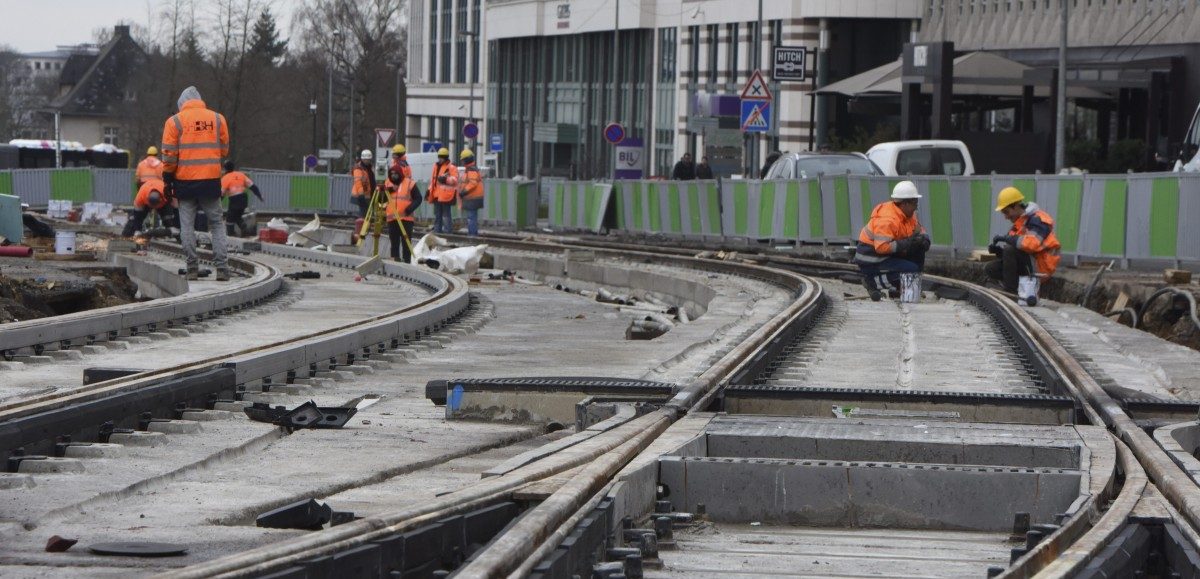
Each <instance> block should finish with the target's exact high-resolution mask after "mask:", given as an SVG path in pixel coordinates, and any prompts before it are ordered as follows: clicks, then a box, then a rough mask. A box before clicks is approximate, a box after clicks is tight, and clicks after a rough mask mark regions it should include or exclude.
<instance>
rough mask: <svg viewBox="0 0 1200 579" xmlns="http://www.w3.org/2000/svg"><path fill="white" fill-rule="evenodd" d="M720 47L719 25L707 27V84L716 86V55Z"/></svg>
mask: <svg viewBox="0 0 1200 579" xmlns="http://www.w3.org/2000/svg"><path fill="white" fill-rule="evenodd" d="M720 46H721V25H720V24H709V25H708V82H709V84H717V68H718V66H717V54H719V53H718V51H717V50H718V48H719V47H720Z"/></svg>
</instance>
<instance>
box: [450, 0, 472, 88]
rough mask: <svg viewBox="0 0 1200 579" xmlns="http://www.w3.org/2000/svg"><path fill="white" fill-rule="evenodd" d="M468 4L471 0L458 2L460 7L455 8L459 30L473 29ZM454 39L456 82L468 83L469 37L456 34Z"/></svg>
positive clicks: (459, 0)
mask: <svg viewBox="0 0 1200 579" xmlns="http://www.w3.org/2000/svg"><path fill="white" fill-rule="evenodd" d="M467 2H470V0H458V5H457V6H455V12H456V14H455V19H456V21H457V22H458V30H459V32H462V31H464V30H470V29H471V27H470V26H469V25H468V23H467ZM455 36H456V38H455V39H454V69H455V70H454V82H457V83H465V82H467V37H466V36H464V35H462V34H455Z"/></svg>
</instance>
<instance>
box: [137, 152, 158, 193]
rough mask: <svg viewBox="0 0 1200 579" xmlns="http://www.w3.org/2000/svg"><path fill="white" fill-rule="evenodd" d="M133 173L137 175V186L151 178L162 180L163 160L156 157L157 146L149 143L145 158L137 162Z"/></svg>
mask: <svg viewBox="0 0 1200 579" xmlns="http://www.w3.org/2000/svg"><path fill="white" fill-rule="evenodd" d="M134 174H135V175H136V176H137V185H138V187H141V186H142V184H143V183H145V182H146V181H149V180H151V179H158V180H160V181H161V180H162V176H163V162H162V161H160V160H159V158H158V147H155V146H154V145H150V146H149V147H147V148H146V158H145V159H142V160H141V162H140V163H138V164H137V170H136V171H135V172H134Z"/></svg>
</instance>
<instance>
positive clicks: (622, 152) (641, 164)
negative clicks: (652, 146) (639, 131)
mask: <svg viewBox="0 0 1200 579" xmlns="http://www.w3.org/2000/svg"><path fill="white" fill-rule="evenodd" d="M642 145H643V143H642V140H641V139H632V138H631V139H625V140H623V141H621V144H619V145H617V146H616V153H617V154H616V155H615V156H614V162H615V163H616V167H615V168H616V173H615V175H614V177H616V178H617V179H641V178H642V176H643V175H644V173H645V171H646V155H645V151H643V150H642Z"/></svg>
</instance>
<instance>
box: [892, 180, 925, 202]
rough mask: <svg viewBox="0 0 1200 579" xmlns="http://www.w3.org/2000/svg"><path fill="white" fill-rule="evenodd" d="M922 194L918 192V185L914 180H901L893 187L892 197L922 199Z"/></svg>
mask: <svg viewBox="0 0 1200 579" xmlns="http://www.w3.org/2000/svg"><path fill="white" fill-rule="evenodd" d="M920 198H921V194H920V193H918V192H917V186H916V185H915V184H914V183H913V182H912V181H901V182H899V183H896V187H895V188H894V189H892V199H920Z"/></svg>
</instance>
